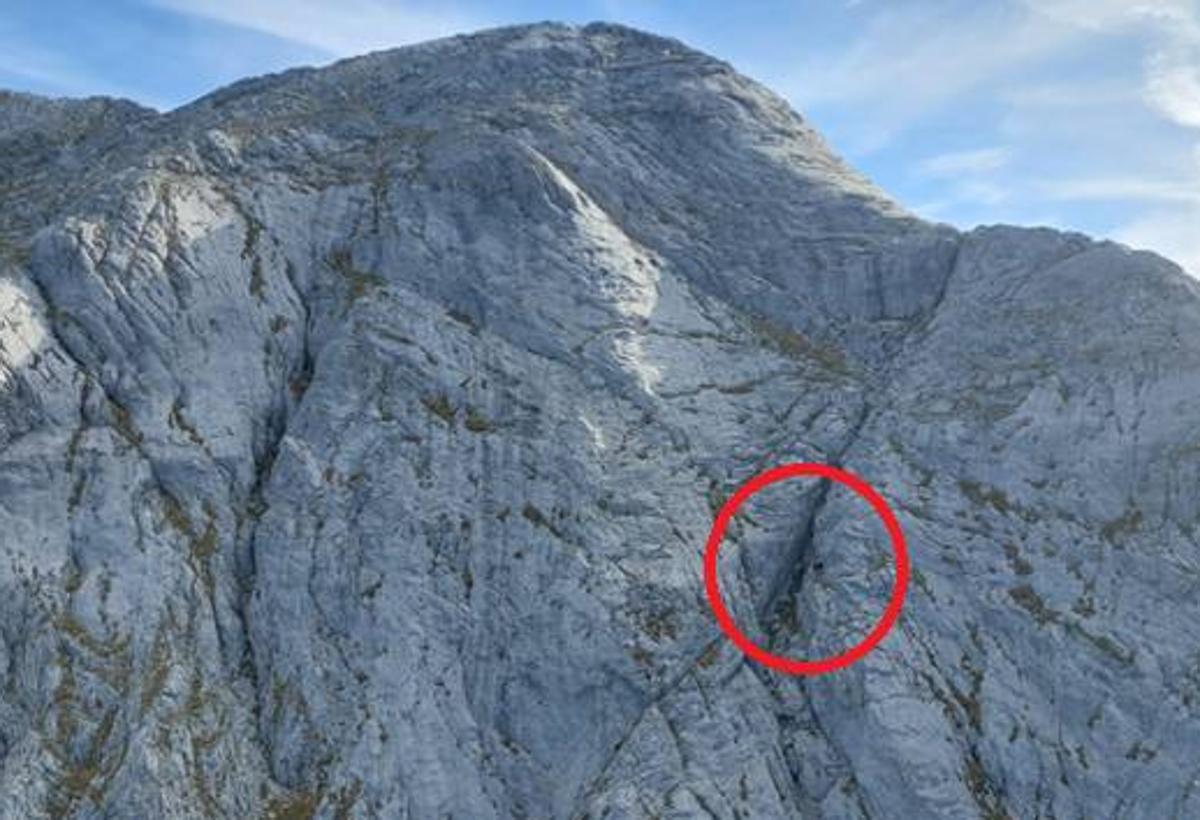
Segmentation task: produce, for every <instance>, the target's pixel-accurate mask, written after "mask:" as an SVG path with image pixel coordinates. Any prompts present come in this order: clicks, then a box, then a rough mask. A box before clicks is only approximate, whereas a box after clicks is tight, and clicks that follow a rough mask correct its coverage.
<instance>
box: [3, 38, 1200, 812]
mask: <svg viewBox="0 0 1200 820" xmlns="http://www.w3.org/2000/svg"><path fill="white" fill-rule="evenodd" d="M0 158H3V162H2V164H0V668H3V669H4V670H5V673H4V677H3V680H2V682H0V816H2V817H5V818H25V817H38V816H47V815H50V816H71V817H170V818H192V817H209V816H217V817H251V816H266V817H309V816H315V817H389V818H390V817H413V818H426V817H431V818H432V817H439V818H440V817H446V816H451V817H456V818H489V817H495V818H501V817H530V818H542V817H579V818H582V817H592V818H601V817H611V818H618V817H622V818H624V817H630V818H633V817H637V818H642V817H645V818H649V817H692V816H713V817H719V818H736V817H754V818H759V817H904V818H912V817H932V816H937V817H941V816H944V817H970V816H979V817H992V818H994V817H1005V816H1011V817H1034V816H1046V817H1049V816H1058V817H1076V816H1088V817H1094V816H1121V817H1152V818H1164V817H1194V816H1197V815H1200V788H1198V787H1200V780H1198V778H1200V762H1198V761H1200V630H1198V629H1197V627H1196V624H1197V623H1198V621H1200V595H1197V592H1198V591H1200V548H1198V546H1197V537H1198V535H1197V531H1196V526H1197V524H1198V523H1200V502H1198V498H1197V491H1196V488H1197V480H1198V479H1200V431H1198V429H1197V427H1196V425H1195V423H1194V420H1195V419H1196V418H1197V415H1198V413H1200V290H1198V288H1197V286H1196V285H1195V284H1194V283H1193V282H1192V281H1191V280H1189V279H1187V278H1186V277H1185V276H1184V275H1183V274H1182V273H1181V272H1180V271H1179V269H1178V268H1177V267H1175V266H1174V265H1172V264H1171V263H1169V262H1167V261H1165V260H1162V259H1159V258H1157V257H1154V256H1153V255H1150V254H1145V253H1134V252H1131V251H1129V250H1127V249H1125V248H1122V247H1120V246H1117V245H1113V244H1109V243H1096V242H1092V241H1090V240H1088V239H1086V238H1085V237H1082V236H1078V235H1069V234H1060V233H1056V232H1052V231H1045V230H1021V229H1015V228H987V229H980V230H977V231H973V232H970V233H965V234H964V233H959V232H957V231H954V230H952V229H950V228H948V227H945V226H935V225H930V224H927V223H925V222H922V221H920V220H918V219H916V218H915V217H913V216H912V215H911V214H909V213H907V212H906V211H905V210H904V209H903V208H901V207H900V206H898V205H896V204H895V203H893V202H891V201H890V200H889V199H888V198H887V197H886V196H885V195H884V194H883V193H881V192H880V191H878V190H877V189H876V188H874V187H873V186H872V185H871V184H870V183H869V182H867V181H866V180H864V179H863V178H862V177H860V176H859V175H857V174H856V173H855V172H853V171H852V170H851V169H849V168H847V167H846V166H845V165H844V164H843V163H842V162H841V161H840V160H839V159H838V158H837V157H836V156H834V155H833V154H832V153H831V151H830V150H829V149H828V148H827V147H826V146H825V145H824V143H823V142H822V140H821V139H820V137H819V136H818V135H817V134H815V133H814V132H813V131H812V129H811V128H809V126H808V125H806V124H805V123H804V122H803V120H802V119H800V118H799V117H798V116H797V115H796V114H794V113H793V112H791V111H790V110H789V109H788V107H787V106H786V105H785V104H784V103H783V102H782V101H780V100H779V99H778V98H777V97H775V96H773V95H772V94H771V93H770V92H768V91H766V90H764V89H763V88H761V87H759V86H757V85H755V84H754V83H753V82H751V81H749V80H747V79H745V78H743V77H741V76H739V75H738V74H736V73H735V72H734V71H733V70H732V69H730V67H729V66H727V65H725V64H723V63H721V62H719V61H717V60H714V59H712V58H710V57H707V56H705V55H702V54H698V53H696V52H694V51H691V50H689V49H688V48H686V47H685V46H683V45H681V44H679V43H677V42H674V41H670V40H665V39H661V38H657V37H653V36H649V35H645V34H641V33H638V32H634V31H630V30H627V29H623V28H619V27H614V26H606V25H592V26H587V27H583V28H573V27H567V26H556V25H539V26H531V27H522V28H512V29H503V30H497V31H490V32H485V33H482V34H478V35H473V36H469V37H458V38H453V39H448V40H442V41H438V42H434V43H429V44H426V45H422V46H417V47H413V48H405V49H400V50H396V51H391V52H384V53H378V54H372V55H369V56H366V57H361V58H357V59H353V60H348V61H345V62H341V63H338V64H336V65H333V66H330V67H328V68H324V69H319V70H311V69H301V70H294V71H289V72H286V73H283V74H280V75H275V76H270V77H265V78H261V79H255V80H249V81H245V82H242V83H238V84H236V85H234V86H232V87H230V88H227V89H224V90H222V91H219V92H216V93H215V94H213V95H211V96H209V97H206V98H204V99H202V100H200V101H198V102H196V103H194V104H192V105H189V106H186V107H184V108H181V109H179V110H176V111H173V112H170V113H167V114H157V113H155V112H151V111H148V110H145V109H141V108H139V107H137V106H134V105H133V104H130V103H124V102H117V101H108V100H87V101H70V102H68V101H48V100H41V99H37V98H32V97H27V96H21V95H4V96H0ZM796 460H811V461H823V462H828V463H833V464H839V465H843V466H845V467H847V468H849V469H851V470H853V471H854V472H856V473H857V474H859V475H861V476H863V477H864V478H866V479H868V480H869V481H871V482H872V483H873V484H874V485H875V486H876V487H877V488H878V489H879V490H880V491H881V492H882V493H883V494H884V495H885V496H886V497H887V499H888V500H889V502H890V503H892V505H893V506H894V507H895V508H896V509H897V512H898V514H899V517H900V520H901V523H902V524H903V525H904V527H905V530H906V532H907V534H908V539H909V544H910V549H911V552H912V560H913V565H914V584H913V588H912V590H911V593H910V595H909V598H908V601H907V604H906V608H905V611H904V614H903V617H902V619H901V621H900V624H899V626H898V627H897V629H896V630H895V631H894V633H893V634H892V635H891V636H889V637H888V639H887V640H886V641H885V642H884V643H883V645H882V646H881V648H880V649H879V650H878V651H876V652H875V653H873V654H872V655H870V656H869V657H868V658H867V659H865V660H864V661H863V662H861V663H859V664H857V665H856V666H854V667H852V668H850V669H848V670H845V671H842V672H839V673H836V674H834V675H830V676H826V677H821V678H791V677H786V676H781V675H778V674H776V673H773V672H770V671H767V670H765V669H763V668H761V667H759V666H757V665H756V664H754V663H753V662H750V661H748V660H746V659H745V658H743V656H742V655H741V654H740V653H739V652H738V651H737V650H736V648H735V647H733V646H732V645H731V644H729V643H728V641H726V640H725V639H724V637H722V636H721V634H720V633H719V631H718V630H717V628H716V625H715V622H714V620H713V617H712V614H711V612H710V610H709V609H708V606H707V604H706V603H705V601H704V597H703V592H702V584H701V553H702V549H703V545H704V539H705V536H706V535H707V532H708V528H709V524H710V522H711V520H712V515H713V512H714V509H715V508H716V507H717V506H719V504H720V502H721V501H722V499H724V498H725V497H727V495H728V494H729V493H730V492H731V491H732V490H733V489H734V488H735V487H736V486H738V485H739V484H740V483H741V482H742V481H744V480H745V479H747V478H748V477H749V476H751V475H752V474H754V473H755V472H756V471H757V470H758V469H761V468H762V467H764V466H766V465H769V464H772V463H777V462H783V461H796ZM723 555H724V557H723V569H722V572H723V575H722V583H723V584H724V590H725V595H726V600H727V603H729V605H730V606H731V608H732V609H733V610H734V612H735V613H736V614H737V616H738V619H739V624H741V626H742V627H743V628H744V629H745V630H746V631H747V632H749V633H750V634H751V635H753V636H754V637H755V638H756V639H758V640H760V641H762V642H763V643H764V644H769V645H770V646H772V647H773V648H775V649H776V650H777V651H779V652H783V653H787V654H790V655H793V656H795V657H815V656H818V655H823V654H828V653H830V652H834V651H837V650H839V649H841V648H844V647H845V646H846V645H848V644H849V643H852V642H853V641H854V640H856V639H857V637H858V636H861V635H862V634H863V633H864V632H865V631H866V629H867V628H869V625H870V624H871V623H872V622H873V621H874V619H875V618H876V617H877V615H878V613H879V611H880V610H881V609H882V606H883V603H884V600H885V599H886V595H887V590H888V588H889V585H890V583H891V572H892V570H891V566H890V564H889V562H888V560H887V555H888V552H887V546H886V542H885V540H884V538H883V534H882V532H881V531H879V529H878V527H876V525H874V524H872V523H871V522H870V520H869V518H868V517H867V516H865V515H864V511H863V508H862V505H861V502H860V501H859V500H857V499H855V498H854V497H853V496H852V495H850V494H849V493H847V492H845V491H843V490H840V489H827V488H823V487H822V486H820V485H819V484H818V483H816V482H811V483H805V482H793V483H792V484H788V485H785V486H781V487H777V488H774V489H772V490H771V491H770V492H768V493H765V494H763V495H762V496H760V497H758V498H756V500H755V501H754V502H753V503H752V504H751V506H750V507H749V508H748V509H747V510H746V511H745V514H744V515H742V516H740V517H739V519H738V522H737V523H736V524H735V527H734V532H733V533H732V534H731V541H730V542H729V544H728V545H727V547H726V549H725V550H724V552H723Z"/></svg>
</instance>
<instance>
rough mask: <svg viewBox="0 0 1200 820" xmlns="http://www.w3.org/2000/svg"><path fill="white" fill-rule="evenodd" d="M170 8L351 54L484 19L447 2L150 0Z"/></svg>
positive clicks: (425, 37)
mask: <svg viewBox="0 0 1200 820" xmlns="http://www.w3.org/2000/svg"><path fill="white" fill-rule="evenodd" d="M150 2H152V3H153V4H154V5H157V6H160V7H162V8H167V9H171V10H173V11H177V12H181V13H183V14H189V15H192V16H195V17H202V18H205V19H208V20H215V21H217V22H220V23H225V24H227V25H232V26H240V27H242V28H247V29H251V30H254V31H258V32H262V33H265V34H270V35H272V36H275V37H279V38H281V39H284V40H290V41H292V42H295V43H301V44H303V45H307V46H311V47H313V48H317V49H320V50H322V51H324V52H326V53H328V54H330V55H332V56H338V57H342V56H349V55H354V54H361V53H363V52H367V51H374V50H377V49H382V48H391V47H394V46H399V45H405V44H408V43H416V42H420V41H422V40H430V39H434V38H437V37H444V36H448V35H451V34H459V33H462V32H465V31H471V30H473V29H476V28H480V27H482V26H483V25H484V24H485V23H486V21H484V20H481V19H479V18H477V17H475V16H473V15H471V14H468V13H467V12H465V11H462V10H459V9H456V8H454V7H453V6H452V5H450V4H445V3H443V4H440V5H432V4H431V5H417V4H414V3H386V2H379V1H378V0H341V2H337V3H329V2H322V0H150Z"/></svg>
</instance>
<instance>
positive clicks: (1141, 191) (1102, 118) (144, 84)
mask: <svg viewBox="0 0 1200 820" xmlns="http://www.w3.org/2000/svg"><path fill="white" fill-rule="evenodd" d="M5 6H6V7H5V11H4V13H3V15H2V16H0V87H3V88H12V89H20V90H26V91H32V92H35V93H42V94H50V95H66V96H79V95H87V94H111V95H117V96H124V97H129V98H131V99H135V100H138V101H139V102H142V103H145V104H148V105H152V106H154V107H156V108H160V109H168V108H172V107H174V106H177V105H180V104H181V103H184V102H187V101H188V100H191V99H193V98H195V97H197V96H200V95H202V94H204V93H206V92H208V91H211V90H213V89H215V88H217V87H219V86H221V85H224V84H226V83H228V82H231V81H233V80H236V79H239V78H241V77H244V76H247V75H253V74H261V73H265V72H268V71H276V70H279V69H282V68H286V67H290V66H294V65H301V64H317V65H319V64H322V63H327V62H330V61H331V60H334V59H336V58H339V57H343V56H348V55H351V54H357V53H361V52H364V51H368V50H372V49H377V48H385V47H389V46H394V45H402V44H405V43H411V42H417V41H420V40H424V39H429V38H431V37H437V36H441V35H445V34H453V33H458V32H462V31H469V30H473V29H477V28H483V27H487V26H493V25H504V24H509V23H518V22H531V21H536V20H545V19H557V20H566V21H568V22H586V21H591V20H612V21H616V22H622V23H626V24H629V25H633V26H637V27H639V28H644V29H648V30H651V31H655V32H658V33H662V34H669V35H672V36H676V37H679V38H680V39H683V40H685V41H686V42H688V43H689V44H691V45H693V46H696V47H699V48H702V49H704V50H705V51H708V52H710V53H712V54H715V55H716V56H718V57H721V58H723V59H726V60H729V61H730V62H732V63H733V64H734V65H735V66H736V67H737V68H739V69H740V70H742V71H743V72H745V73H747V74H749V75H751V76H752V77H755V78H756V79H759V80H761V81H763V82H765V83H767V84H768V85H770V86H771V87H772V88H774V89H775V90H776V91H778V92H779V93H781V94H783V95H784V96H785V97H787V98H788V99H789V100H790V101H791V102H792V103H793V105H794V106H795V107H796V108H797V110H799V111H800V112H801V113H802V114H804V115H805V116H806V117H808V118H809V119H810V120H811V121H813V122H814V123H815V124H816V125H817V126H818V128H820V129H821V130H822V131H823V132H824V134H825V135H826V136H827V137H828V138H829V141H830V142H831V143H832V144H833V145H834V146H835V148H836V149H837V150H838V151H839V152H840V153H841V154H842V155H843V156H845V157H846V158H847V159H848V160H850V162H852V163H853V164H854V165H855V166H857V167H858V168H860V169H861V170H863V171H864V172H866V173H867V174H868V175H869V176H871V177H872V178H873V179H875V180H876V181H877V182H878V183H879V184H880V185H882V186H883V187H884V188H885V189H887V190H888V191H890V192H891V193H892V194H893V195H894V196H895V197H897V198H898V199H899V200H900V201H901V202H903V203H904V204H906V205H907V206H908V207H910V208H912V209H913V210H915V211H916V212H917V213H919V214H921V215H923V216H927V217H929V218H931V219H936V220H940V221H945V222H951V223H954V224H957V225H960V226H964V227H970V226H973V225H976V224H979V223H992V222H1011V223H1016V224H1048V225H1053V226H1056V227H1062V228H1071V229H1077V230H1083V231H1086V232H1088V233H1092V234H1095V235H1099V236H1105V237H1111V238H1115V239H1118V240H1120V241H1123V242H1126V243H1128V244H1131V245H1134V246H1137V247H1148V248H1152V249H1155V250H1158V251H1160V252H1162V253H1164V254H1166V255H1168V256H1170V257H1172V258H1174V259H1175V260H1176V261H1178V262H1180V263H1182V264H1184V265H1185V267H1187V268H1189V270H1191V271H1192V272H1193V273H1195V274H1197V275H1200V0H792V2H776V1H775V0H766V1H765V2H755V3H731V2H728V0H723V1H722V2H707V1H706V0H699V1H694V2H688V3H683V2H675V3H668V2H656V1H655V0H595V2H580V3H574V4H563V3H551V2H535V1H534V0H510V1H509V2H490V3H484V2H454V0H443V2H412V1H410V0H403V1H402V2H395V1H391V2H389V0H332V1H330V2H318V0H108V2H104V3H97V2H95V1H94V0H6V4H5Z"/></svg>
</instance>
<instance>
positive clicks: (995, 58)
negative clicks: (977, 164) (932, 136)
mask: <svg viewBox="0 0 1200 820" xmlns="http://www.w3.org/2000/svg"><path fill="white" fill-rule="evenodd" d="M1085 37H1086V35H1084V34H1083V33H1082V32H1080V31H1079V30H1078V29H1077V28H1076V27H1074V26H1071V25H1069V24H1066V23H1061V22H1056V21H1054V20H1049V19H1046V18H1043V17H1040V16H1036V15H1033V14H1030V13H1029V12H1028V11H1026V10H1025V9H1023V8H1021V7H1019V6H1014V5H1012V4H991V3H980V4H975V5H968V6H964V5H956V4H952V3H935V4H930V5H913V4H908V3H905V4H896V5H890V6H888V7H886V8H883V9H881V10H880V11H878V12H876V13H874V15H873V16H872V17H871V18H870V19H869V21H868V23H867V25H866V28H865V29H864V31H863V33H862V34H861V35H859V37H858V38H857V40H856V41H855V42H854V43H853V44H852V45H851V46H850V48H849V49H842V50H841V51H840V53H839V54H835V55H830V54H821V55H818V57H817V59H814V60H812V61H811V62H809V63H808V64H806V65H804V66H801V67H800V68H799V69H798V71H797V74H796V76H795V78H794V80H793V83H792V87H791V88H790V89H789V92H790V95H791V96H792V98H793V99H794V100H796V102H798V103H799V104H800V105H801V106H802V107H806V108H815V107H820V106H833V107H837V108H842V109H845V108H850V107H853V108H854V109H855V110H856V111H860V112H870V113H869V116H867V117H866V118H865V119H866V121H867V127H866V128H864V129H863V130H864V131H868V132H869V133H870V134H871V137H870V138H869V139H868V140H865V141H864V142H863V143H862V145H860V146H858V152H859V153H867V152H870V151H873V150H877V149H879V148H881V147H883V146H884V145H886V144H887V143H888V142H889V141H890V140H891V139H893V138H894V137H895V136H896V135H897V134H898V133H900V132H902V131H904V130H906V129H907V128H909V127H911V126H912V125H913V124H915V123H917V122H920V121H922V120H923V119H925V118H926V117H927V116H928V115H929V114H931V113H932V112H935V111H937V110H938V109H940V108H943V107H945V106H947V105H949V104H951V103H953V102H954V101H955V100H956V99H958V98H960V97H962V96H963V95H965V94H968V93H970V92H972V91H974V90H976V89H979V88H980V87H983V86H986V85H988V84H990V83H993V82H994V81H996V80H998V79H999V78H1003V77H1006V76H1009V75H1011V74H1012V73H1013V69H1014V67H1025V66H1029V65H1033V64H1036V63H1038V62H1039V61H1043V60H1045V59H1047V58H1050V57H1053V56H1056V55H1060V54H1061V53H1063V52H1064V51H1065V50H1067V49H1068V48H1069V47H1070V46H1071V45H1072V44H1073V43H1077V42H1081V41H1082V40H1084V39H1085Z"/></svg>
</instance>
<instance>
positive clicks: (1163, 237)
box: [1113, 204, 1200, 277]
mask: <svg viewBox="0 0 1200 820" xmlns="http://www.w3.org/2000/svg"><path fill="white" fill-rule="evenodd" d="M1197 225H1200V204H1197V205H1193V206H1192V207H1190V208H1173V209H1170V210H1156V211H1152V212H1150V213H1148V214H1146V215H1144V216H1142V217H1139V218H1138V219H1135V220H1133V221H1132V222H1130V223H1128V224H1127V225H1124V226H1122V227H1121V228H1119V229H1118V230H1117V231H1115V232H1114V234H1113V238H1114V239H1116V240H1117V241H1119V242H1124V243H1125V244H1127V245H1131V246H1133V247H1135V248H1148V249H1150V250H1154V251H1157V252H1158V253H1161V254H1163V255H1164V256H1166V257H1168V258H1169V259H1172V260H1174V261H1175V262H1178V263H1179V264H1180V266H1182V267H1183V268H1184V270H1186V271H1188V273H1190V274H1191V275H1192V276H1196V277H1200V231H1198V230H1196V226H1197Z"/></svg>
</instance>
